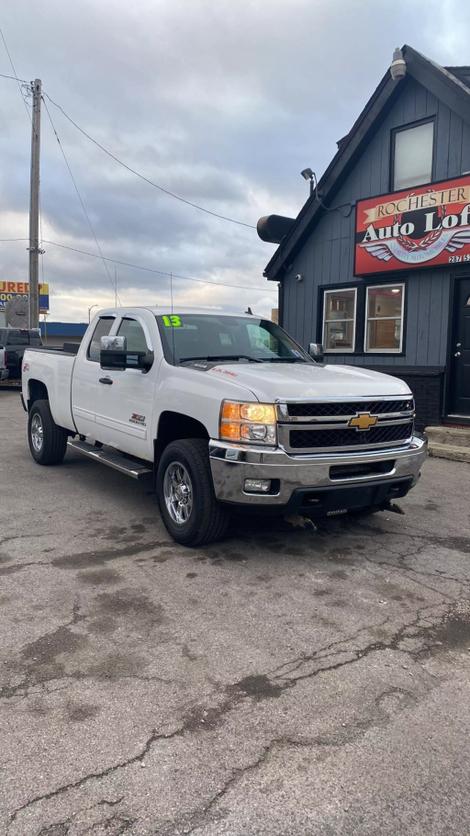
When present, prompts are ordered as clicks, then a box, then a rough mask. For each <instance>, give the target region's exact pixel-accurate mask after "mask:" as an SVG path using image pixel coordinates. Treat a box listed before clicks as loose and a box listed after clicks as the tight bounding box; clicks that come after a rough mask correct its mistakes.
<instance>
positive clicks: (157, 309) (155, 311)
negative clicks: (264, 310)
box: [95, 305, 265, 319]
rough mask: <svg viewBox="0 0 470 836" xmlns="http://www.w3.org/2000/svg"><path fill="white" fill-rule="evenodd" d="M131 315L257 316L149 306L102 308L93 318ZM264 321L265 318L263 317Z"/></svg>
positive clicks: (232, 312) (205, 309)
mask: <svg viewBox="0 0 470 836" xmlns="http://www.w3.org/2000/svg"><path fill="white" fill-rule="evenodd" d="M116 311H118V312H119V313H132V312H138V311H150V312H151V313H152V314H154V316H161V315H162V314H172V313H177V314H204V315H208V314H209V315H210V314H212V315H214V316H221V315H222V316H250V315H254V316H257V314H250V313H249V312H248V311H225V310H223V309H222V308H220V309H219V308H202V307H201V308H198V307H189V306H188V305H173V306H171V305H158V306H155V307H153V306H151V305H128V306H127V305H121V306H120V307H118V308H102V309H101V310H99V311H97V312H96V314H95V316H103V315H104V316H106V315H109V314H113V313H116ZM263 319H265V317H263Z"/></svg>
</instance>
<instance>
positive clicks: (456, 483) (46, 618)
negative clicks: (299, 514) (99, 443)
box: [0, 392, 470, 836]
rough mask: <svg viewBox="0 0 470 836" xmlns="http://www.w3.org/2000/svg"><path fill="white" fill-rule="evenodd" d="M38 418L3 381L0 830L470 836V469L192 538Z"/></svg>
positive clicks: (445, 466) (72, 834) (449, 469)
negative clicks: (369, 512) (33, 440)
mask: <svg viewBox="0 0 470 836" xmlns="http://www.w3.org/2000/svg"><path fill="white" fill-rule="evenodd" d="M25 425H26V418H25V414H24V413H23V411H22V409H21V405H20V403H19V398H18V395H17V394H16V393H14V392H0V427H1V433H0V508H1V533H0V634H1V644H0V806H1V811H0V814H1V819H0V829H1V832H2V833H5V834H8V836H30V834H31V835H32V836H78V834H80V835H81V834H93V836H98V835H99V836H117V834H121V833H126V834H132V835H134V834H136V835H138V836H146V834H161V836H170V834H186V833H193V834H198V836H218V834H237V835H238V834H286V836H287V834H328V836H333V835H334V836H336V834H356V833H360V834H393V836H396V834H404V833H406V834H444V833H445V834H468V832H470V692H469V684H470V503H469V496H470V466H469V465H466V464H460V463H453V462H446V461H442V460H437V459H434V460H429V461H428V462H427V463H426V467H425V470H424V473H423V478H422V480H421V482H420V484H419V486H418V487H417V488H416V489H415V491H414V492H413V493H412V494H411V495H410V496H409V497H408V498H406V499H405V500H402V501H401V506H402V508H403V510H404V511H405V512H406V513H405V515H404V516H402V515H398V514H389V513H387V514H379V515H375V516H373V517H370V518H367V519H362V520H352V519H345V518H342V519H336V520H331V521H329V522H328V523H327V524H325V525H324V526H322V527H321V528H320V529H319V530H317V531H314V530H312V529H300V528H292V527H290V526H289V525H287V524H286V523H285V522H283V521H282V520H279V521H277V520H275V521H274V522H273V521H271V522H269V523H266V522H263V523H257V521H256V520H246V519H245V520H244V519H242V518H241V519H239V520H237V522H236V524H235V525H234V527H233V531H232V533H231V536H230V537H229V538H228V539H227V540H226V541H225V542H223V543H219V544H217V545H214V546H211V547H209V548H204V549H200V550H185V549H183V548H181V547H179V546H176V545H175V544H174V543H173V542H172V541H171V540H170V539H169V537H168V535H167V533H166V531H165V529H164V528H163V526H162V524H161V522H160V520H159V515H158V511H157V508H156V505H155V500H154V497H153V496H152V495H151V493H150V492H149V486H146V485H143V484H141V483H135V482H133V481H132V480H128V479H127V478H126V477H125V476H121V475H120V474H117V473H115V472H113V471H110V470H108V469H105V468H103V467H101V466H99V465H97V464H95V463H92V462H89V461H87V460H83V459H81V458H79V457H77V456H76V455H70V454H67V457H66V460H65V463H64V465H62V466H59V467H55V468H49V469H47V468H40V467H38V466H37V465H35V464H34V463H33V461H32V459H31V458H30V455H29V451H28V448H27V444H26V440H25Z"/></svg>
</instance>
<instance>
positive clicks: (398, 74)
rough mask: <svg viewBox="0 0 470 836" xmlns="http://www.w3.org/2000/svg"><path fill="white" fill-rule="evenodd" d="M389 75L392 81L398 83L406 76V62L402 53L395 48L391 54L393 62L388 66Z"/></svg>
mask: <svg viewBox="0 0 470 836" xmlns="http://www.w3.org/2000/svg"><path fill="white" fill-rule="evenodd" d="M390 75H391V76H392V78H393V80H394V81H399V80H400V79H401V78H404V77H405V75H406V61H405V59H404V58H403V52H402V51H401V49H400V48H399V47H397V48H396V49H395V50H394V53H393V60H392V63H391V64H390Z"/></svg>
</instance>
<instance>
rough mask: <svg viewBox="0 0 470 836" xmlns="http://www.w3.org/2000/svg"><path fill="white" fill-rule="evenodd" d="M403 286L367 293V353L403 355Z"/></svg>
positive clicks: (383, 285) (391, 286)
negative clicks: (401, 352)
mask: <svg viewBox="0 0 470 836" xmlns="http://www.w3.org/2000/svg"><path fill="white" fill-rule="evenodd" d="M404 299H405V286H404V285H403V284H382V285H377V286H376V287H368V288H367V290H366V332H365V345H364V351H369V352H371V351H377V352H390V353H391V352H400V351H401V350H402V345H403V304H404Z"/></svg>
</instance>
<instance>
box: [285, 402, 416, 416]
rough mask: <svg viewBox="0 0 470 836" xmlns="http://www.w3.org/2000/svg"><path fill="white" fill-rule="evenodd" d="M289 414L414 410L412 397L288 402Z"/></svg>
mask: <svg viewBox="0 0 470 836" xmlns="http://www.w3.org/2000/svg"><path fill="white" fill-rule="evenodd" d="M286 407H287V414H288V415H289V417H290V418H297V417H298V418H309V417H311V416H313V415H315V416H318V417H319V418H320V417H321V418H324V417H326V416H331V417H334V416H337V415H355V413H356V412H370V413H372V414H373V415H382V414H385V413H389V412H408V411H413V410H414V402H413V399H412V398H408V399H407V400H404V401H399V400H396V401H350V402H348V401H346V402H344V401H342V402H339V403H335V402H331V403H288V404H286Z"/></svg>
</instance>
